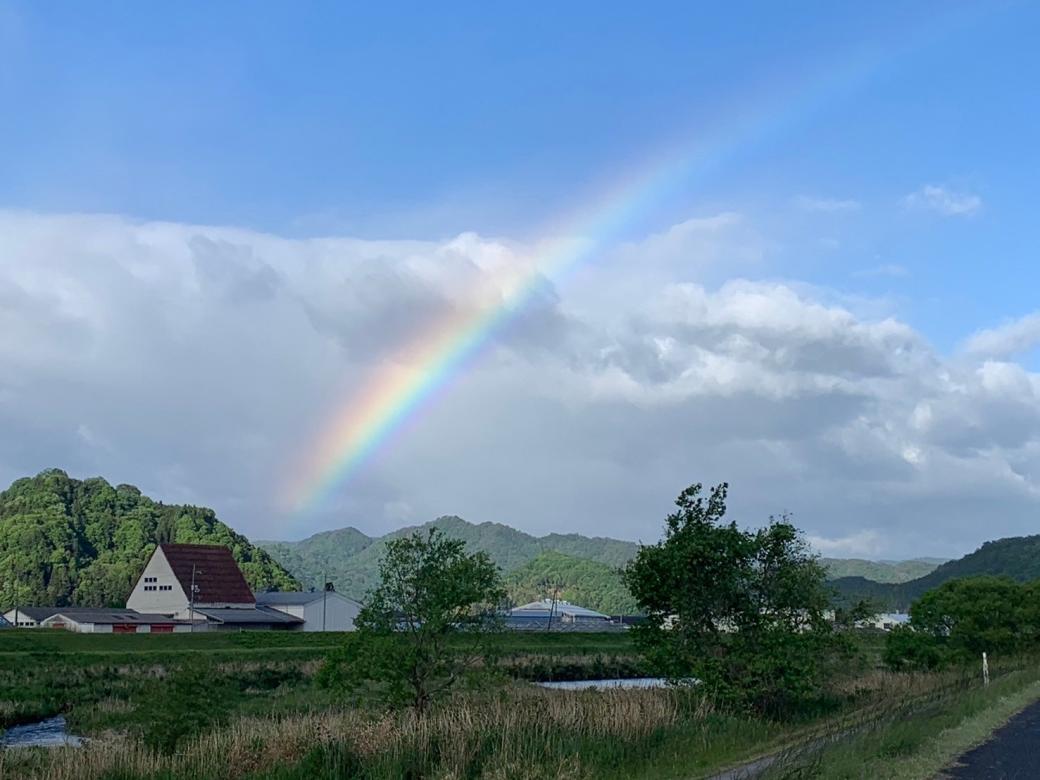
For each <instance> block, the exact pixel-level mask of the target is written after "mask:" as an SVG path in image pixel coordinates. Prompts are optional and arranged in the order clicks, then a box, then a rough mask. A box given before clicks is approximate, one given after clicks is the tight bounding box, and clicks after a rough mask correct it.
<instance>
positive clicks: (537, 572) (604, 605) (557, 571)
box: [505, 550, 639, 615]
mask: <svg viewBox="0 0 1040 780" xmlns="http://www.w3.org/2000/svg"><path fill="white" fill-rule="evenodd" d="M505 581H506V592H507V593H508V594H509V598H510V599H511V600H512V601H513V602H514V603H516V604H526V603H527V602H530V601H535V600H537V599H542V598H547V597H551V596H552V595H553V593H552V591H553V590H554V589H555V588H557V587H558V588H559V598H561V599H563V600H564V601H569V602H571V603H572V604H580V605H581V606H583V607H589V608H590V609H595V610H598V611H599V612H604V613H606V614H608V615H634V614H636V613H638V612H639V607H638V606H637V605H636V602H635V599H634V598H632V594H631V593H629V592H628V588H627V587H625V583H624V581H623V580H622V579H621V572H620V570H619V569H617V568H616V567H612V566H608V565H607V564H605V563H600V562H599V561H590V560H588V559H587V558H576V557H574V556H573V555H566V554H565V553H562V552H557V551H556V550H548V551H546V552H543V553H540V554H539V555H538V556H536V557H535V558H532V559H531V560H529V561H528V562H527V563H525V564H524V565H523V566H521V567H520V568H518V569H514V570H513V571H511V572H509V573H508V574H507V575H506V576H505Z"/></svg>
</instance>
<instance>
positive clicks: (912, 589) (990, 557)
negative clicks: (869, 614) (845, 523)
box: [831, 536, 1040, 609]
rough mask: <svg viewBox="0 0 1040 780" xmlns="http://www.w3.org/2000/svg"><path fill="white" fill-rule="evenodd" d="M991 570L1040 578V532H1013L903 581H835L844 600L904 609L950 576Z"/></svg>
mask: <svg viewBox="0 0 1040 780" xmlns="http://www.w3.org/2000/svg"><path fill="white" fill-rule="evenodd" d="M977 574H992V575H996V576H1004V577H1010V578H1011V579H1013V580H1016V581H1018V582H1029V581H1030V580H1035V579H1040V536H1014V537H1009V538H1007V539H997V540H996V541H993V542H986V543H985V544H983V545H982V547H980V548H979V549H977V550H976V551H975V552H973V553H970V554H969V555H965V556H964V557H963V558H958V559H957V560H955V561H949V562H947V563H944V564H943V565H942V566H939V567H938V568H936V569H935V570H934V571H932V572H931V573H930V574H927V575H925V576H924V577H918V578H917V579H914V580H910V581H909V582H904V583H895V584H889V583H878V582H872V581H870V580H867V579H864V578H862V577H844V578H841V579H836V580H833V581H832V583H831V584H832V585H833V586H834V587H835V589H836V590H837V591H838V593H839V595H840V596H841V597H842V599H843V600H847V601H855V600H857V599H860V598H871V599H873V600H874V601H876V602H878V603H880V604H882V605H883V606H887V607H890V608H898V609H905V608H907V607H908V606H909V605H910V604H911V603H912V602H913V601H914V600H915V599H917V598H918V597H919V596H921V595H922V594H923V593H925V592H926V591H929V590H931V589H932V588H936V587H938V586H939V585H942V584H943V583H944V582H947V581H948V580H953V579H958V578H960V577H971V576H974V575H977Z"/></svg>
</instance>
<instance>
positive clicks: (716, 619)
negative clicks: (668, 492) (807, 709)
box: [625, 484, 836, 712]
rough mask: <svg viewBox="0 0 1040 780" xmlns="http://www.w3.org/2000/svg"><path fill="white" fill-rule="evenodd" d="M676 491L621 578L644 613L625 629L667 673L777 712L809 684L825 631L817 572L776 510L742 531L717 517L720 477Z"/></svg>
mask: <svg viewBox="0 0 1040 780" xmlns="http://www.w3.org/2000/svg"><path fill="white" fill-rule="evenodd" d="M701 491H702V486H701V485H699V484H696V485H692V486H691V487H689V488H687V489H686V490H684V491H683V492H682V493H681V494H680V495H679V497H678V498H677V499H676V502H675V503H676V506H677V510H676V511H675V512H673V513H672V514H671V515H669V516H668V518H667V520H666V521H665V537H664V539H663V541H661V542H660V543H658V544H655V545H651V546H645V547H642V548H640V550H639V552H638V554H637V555H636V557H635V559H634V560H633V561H632V562H631V563H630V564H629V566H628V568H627V569H626V572H625V578H626V581H627V583H628V586H629V589H630V590H631V592H632V594H633V596H634V597H635V598H636V600H637V602H638V603H639V606H640V607H641V608H642V609H643V610H644V611H645V612H646V615H647V620H646V621H645V622H644V623H642V624H641V625H639V626H637V627H636V628H635V629H634V631H635V636H636V639H637V641H638V642H639V644H640V646H641V647H642V649H643V650H644V653H645V654H646V656H647V659H648V660H649V661H650V662H651V663H652V664H653V665H654V666H655V667H656V668H657V669H658V670H660V671H661V673H663V674H664V675H666V676H668V677H670V678H673V679H687V678H695V679H696V680H698V681H700V684H701V685H703V686H704V687H705V689H706V690H708V691H710V692H712V693H713V694H714V695H715V696H717V697H719V698H720V699H722V700H725V701H729V702H731V703H736V704H740V705H743V706H746V707H750V708H752V709H755V710H757V711H762V712H778V711H781V710H783V709H784V708H785V707H787V706H789V705H791V704H793V703H795V702H796V701H798V700H801V699H804V698H807V697H810V696H812V695H814V694H816V693H818V691H819V689H820V685H821V683H822V681H823V679H824V677H825V673H826V671H827V669H828V664H827V657H828V653H829V651H830V650H832V649H833V648H834V647H835V644H836V642H835V637H834V634H833V633H832V631H831V628H830V625H829V623H828V622H827V621H826V620H825V619H824V611H825V610H826V609H827V606H828V593H827V589H826V587H825V584H824V576H825V574H824V571H823V569H822V568H821V567H820V565H819V564H818V563H817V561H816V559H815V557H814V556H813V555H811V554H810V552H809V550H808V547H807V545H806V543H805V542H804V540H803V539H802V537H801V535H800V534H799V532H798V530H797V529H796V528H795V527H794V526H793V525H792V524H791V523H790V522H789V521H788V520H787V518H786V517H784V518H779V519H771V521H770V523H769V525H768V526H766V527H765V528H761V529H758V530H755V531H746V530H742V529H740V528H738V527H737V525H736V524H735V523H732V522H728V523H727V522H725V521H724V516H725V513H726V493H727V485H726V484H720V485H718V486H716V487H715V488H713V489H712V490H711V492H710V494H709V495H708V496H707V497H705V496H703V495H702V494H701Z"/></svg>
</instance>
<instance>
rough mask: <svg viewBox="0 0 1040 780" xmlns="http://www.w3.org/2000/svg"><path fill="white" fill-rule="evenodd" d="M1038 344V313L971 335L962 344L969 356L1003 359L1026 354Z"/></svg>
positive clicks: (1039, 318)
mask: <svg viewBox="0 0 1040 780" xmlns="http://www.w3.org/2000/svg"><path fill="white" fill-rule="evenodd" d="M1037 344H1040V312H1033V313H1032V314H1027V315H1025V316H1024V317H1020V318H1019V319H1017V320H1012V321H1010V322H1006V323H1004V324H1003V325H1000V326H998V327H996V328H987V329H985V330H980V331H978V332H977V333H975V334H973V335H972V336H971V337H970V338H969V339H968V340H967V341H965V343H964V347H963V349H964V351H965V352H967V353H969V354H971V355H978V356H984V357H997V358H1005V357H1011V356H1012V355H1016V354H1020V353H1022V352H1027V351H1028V350H1030V349H1032V348H1033V347H1035V346H1037Z"/></svg>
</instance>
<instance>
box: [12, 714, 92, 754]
mask: <svg viewBox="0 0 1040 780" xmlns="http://www.w3.org/2000/svg"><path fill="white" fill-rule="evenodd" d="M85 741H86V740H85V739H84V738H83V737H77V736H76V735H74V734H69V733H68V730H67V725H66V723H65V717H64V716H62V715H58V716H57V717H54V718H47V719H46V720H41V721H39V722H37V723H27V724H26V725H24V726H12V727H11V728H9V729H8V730H7V731H5V732H4V733H3V734H0V747H5V748H23V747H62V746H64V745H67V746H69V747H79V746H80V745H82V744H83V743H84V742H85Z"/></svg>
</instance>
